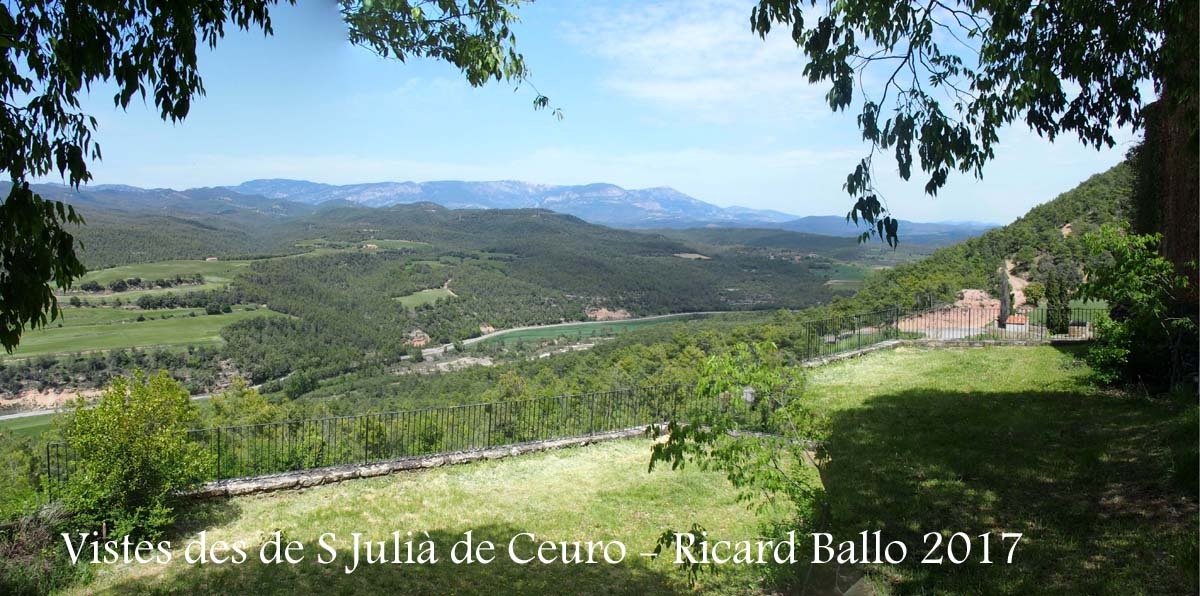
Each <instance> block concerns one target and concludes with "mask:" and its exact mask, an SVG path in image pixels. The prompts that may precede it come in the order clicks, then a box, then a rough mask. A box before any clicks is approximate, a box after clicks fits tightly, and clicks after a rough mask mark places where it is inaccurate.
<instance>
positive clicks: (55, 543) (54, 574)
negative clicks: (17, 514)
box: [0, 508, 90, 594]
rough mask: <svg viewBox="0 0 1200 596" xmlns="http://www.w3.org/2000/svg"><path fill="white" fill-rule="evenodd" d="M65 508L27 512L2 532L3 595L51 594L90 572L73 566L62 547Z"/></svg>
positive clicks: (0, 586)
mask: <svg viewBox="0 0 1200 596" xmlns="http://www.w3.org/2000/svg"><path fill="white" fill-rule="evenodd" d="M64 521H65V519H64V514H63V512H62V511H60V510H57V509H53V508H46V509H43V510H42V511H39V512H36V513H30V514H28V515H24V516H22V517H21V518H19V519H18V520H16V521H15V522H14V523H13V524H12V526H11V528H10V529H9V531H7V532H5V533H3V534H0V594H50V593H52V592H56V591H58V590H61V589H63V588H66V587H67V586H69V585H70V584H71V583H73V582H74V581H75V580H76V579H77V578H79V577H80V576H86V575H87V574H88V573H89V567H90V566H88V565H78V566H76V565H72V564H71V560H70V559H69V558H68V557H67V552H66V549H64V548H61V547H60V545H61V544H62V542H61V539H60V538H59V537H58V528H59V527H60V526H61V525H63V523H64Z"/></svg>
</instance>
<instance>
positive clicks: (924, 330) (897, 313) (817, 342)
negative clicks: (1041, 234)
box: [795, 305, 1108, 360]
mask: <svg viewBox="0 0 1200 596" xmlns="http://www.w3.org/2000/svg"><path fill="white" fill-rule="evenodd" d="M1107 312H1108V311H1107V310H1105V309H1103V308H1072V309H1069V312H1065V311H1064V312H1063V313H1062V315H1063V316H1060V317H1059V320H1057V321H1055V320H1054V319H1055V317H1053V316H1052V315H1050V313H1049V311H1048V310H1047V309H1046V308H1035V309H1024V310H1020V311H1017V312H1014V313H1012V314H1009V315H1008V316H1007V317H1004V318H1003V320H1002V319H1001V316H1000V314H1001V309H1000V308H999V307H997V306H962V305H947V306H938V307H933V308H927V309H922V310H917V311H903V310H901V309H898V308H894V309H888V310H881V311H877V312H872V313H862V314H854V315H845V316H839V317H831V318H827V319H819V320H810V321H805V322H803V323H801V324H800V325H801V328H800V330H799V331H800V333H799V340H798V341H797V342H795V349H796V350H797V351H798V352H799V355H800V357H801V359H804V360H813V359H820V358H827V357H829V356H835V355H837V354H841V353H844V352H849V351H853V350H858V349H861V348H866V347H869V346H872V345H874V344H877V343H880V342H883V341H888V340H892V339H925V340H934V341H958V340H961V341H975V340H994V341H1059V340H1061V341H1072V340H1075V341H1082V340H1088V339H1091V338H1092V333H1093V330H1094V328H1095V324H1096V321H1098V320H1099V319H1100V317H1101V316H1106V315H1107Z"/></svg>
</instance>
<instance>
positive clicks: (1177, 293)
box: [1082, 225, 1197, 390]
mask: <svg viewBox="0 0 1200 596" xmlns="http://www.w3.org/2000/svg"><path fill="white" fill-rule="evenodd" d="M1160 240H1161V237H1160V236H1159V235H1157V234H1151V235H1137V234H1129V233H1127V232H1126V231H1125V230H1124V229H1122V228H1118V227H1116V226H1110V225H1106V226H1104V227H1102V228H1100V230H1098V231H1096V232H1091V233H1088V234H1086V235H1084V237H1083V241H1084V244H1085V246H1086V247H1087V249H1088V252H1089V254H1090V255H1091V257H1092V258H1091V259H1090V260H1089V265H1088V267H1087V274H1088V275H1087V277H1088V281H1087V283H1086V284H1084V286H1083V288H1082V290H1083V292H1082V294H1083V297H1084V298H1090V299H1100V300H1105V301H1107V302H1108V304H1109V306H1110V308H1111V309H1112V318H1113V321H1112V322H1110V323H1106V324H1105V326H1104V327H1103V328H1098V329H1097V339H1098V341H1097V342H1096V343H1095V345H1094V347H1093V350H1094V351H1096V352H1097V354H1096V355H1095V356H1094V357H1092V359H1094V360H1095V363H1096V366H1099V367H1102V370H1101V371H1100V374H1102V375H1103V376H1104V377H1105V378H1107V379H1109V381H1108V382H1110V383H1115V382H1117V381H1120V380H1127V381H1135V380H1136V381H1139V382H1143V383H1149V384H1151V385H1154V386H1155V387H1156V388H1157V389H1164V390H1165V389H1167V388H1168V387H1169V386H1170V384H1171V383H1172V382H1178V381H1183V380H1185V379H1186V380H1191V378H1192V375H1194V374H1195V368H1194V367H1195V360H1194V358H1195V353H1196V345H1197V339H1196V319H1195V317H1196V315H1195V303H1194V302H1191V303H1189V302H1188V300H1187V299H1185V298H1184V296H1185V295H1186V294H1187V291H1186V289H1187V278H1186V277H1184V276H1183V275H1181V274H1180V273H1179V272H1178V271H1176V269H1175V266H1174V265H1173V264H1172V263H1171V262H1170V261H1168V260H1167V259H1165V258H1164V257H1162V256H1161V255H1159V254H1158V250H1157V248H1158V244H1159V242H1160ZM1135 347H1136V349H1134V348H1135Z"/></svg>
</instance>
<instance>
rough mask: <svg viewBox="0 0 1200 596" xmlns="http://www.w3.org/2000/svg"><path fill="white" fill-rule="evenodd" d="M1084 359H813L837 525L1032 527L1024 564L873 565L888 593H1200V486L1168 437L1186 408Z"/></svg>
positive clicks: (1022, 553)
mask: <svg viewBox="0 0 1200 596" xmlns="http://www.w3.org/2000/svg"><path fill="white" fill-rule="evenodd" d="M1087 374H1088V371H1087V369H1086V368H1085V367H1083V366H1082V365H1080V364H1079V363H1078V362H1077V361H1076V360H1075V359H1074V357H1073V355H1072V354H1071V353H1069V352H1063V351H1060V350H1059V349H1056V348H1053V347H1036V348H991V349H982V350H981V349H973V350H937V351H929V350H921V349H914V348H904V349H901V350H897V351H895V352H885V353H877V354H872V355H869V356H866V357H863V358H861V359H858V360H854V361H848V362H844V363H840V364H835V365H832V366H828V367H824V368H820V369H817V370H815V371H814V372H813V374H812V377H811V384H810V387H809V389H810V393H811V395H812V396H813V399H814V400H815V403H816V404H817V406H818V407H819V408H820V409H822V410H825V411H827V412H828V413H829V414H830V416H831V422H832V438H831V441H830V444H829V451H830V455H831V458H832V459H831V463H830V464H829V465H828V468H827V469H826V470H825V472H824V476H825V482H826V485H827V489H828V491H829V494H830V496H831V499H832V507H833V509H832V511H833V522H832V526H833V531H834V533H835V535H845V536H847V537H848V538H849V537H852V535H853V534H855V533H857V532H860V531H862V530H864V529H868V530H876V529H879V530H882V531H883V532H884V535H885V536H886V537H887V538H889V539H900V540H905V541H906V542H907V543H908V544H909V545H910V552H912V551H913V550H917V549H919V548H920V545H921V544H922V537H923V535H924V533H926V532H931V531H940V532H943V533H944V534H946V535H949V534H952V533H954V532H967V533H969V534H972V535H978V534H980V533H982V532H987V531H993V532H1003V531H1009V532H1024V533H1025V539H1024V542H1022V543H1021V545H1020V546H1019V547H1018V550H1017V555H1016V558H1015V563H1014V564H1013V565H1003V564H994V565H989V566H981V565H973V564H969V565H963V566H960V567H956V566H953V565H942V566H938V565H921V564H919V563H918V562H916V561H918V560H919V558H915V559H912V560H911V562H909V563H907V564H903V565H897V566H888V565H884V566H873V567H872V568H871V570H870V572H871V575H872V577H873V578H874V579H875V580H876V581H877V583H878V585H879V586H880V587H881V588H882V591H883V592H885V593H888V592H891V593H910V592H927V593H994V594H1029V593H1058V594H1063V593H1073V594H1099V593H1107V594H1135V593H1188V592H1190V593H1195V591H1196V575H1195V571H1196V566H1195V563H1196V557H1197V554H1196V550H1195V549H1196V546H1195V544H1196V543H1195V540H1196V533H1197V518H1196V500H1195V497H1194V496H1190V497H1189V496H1186V495H1187V493H1186V492H1185V491H1181V490H1180V489H1179V488H1178V487H1177V486H1176V485H1175V484H1174V482H1173V480H1172V474H1171V467H1172V466H1173V465H1174V464H1173V463H1172V460H1171V457H1170V447H1171V445H1170V443H1169V442H1168V441H1169V439H1167V438H1166V437H1170V436H1171V434H1172V432H1176V431H1175V429H1176V428H1177V427H1178V422H1177V415H1178V411H1177V410H1176V409H1175V408H1174V407H1172V406H1171V405H1170V404H1165V403H1161V402H1151V401H1146V400H1142V399H1135V398H1131V397H1128V396H1114V395H1106V394H1103V393H1101V392H1099V391H1097V390H1096V389H1093V388H1092V387H1091V386H1090V385H1089V384H1088V382H1087V381H1086V377H1087ZM1193 426H1194V424H1193ZM1193 433H1194V430H1193ZM1191 442H1192V443H1193V444H1194V442H1195V440H1194V438H1193V439H1191ZM1193 449H1194V447H1193ZM1192 490H1193V491H1194V490H1195V488H1194V487H1193V488H1192ZM1192 494H1193V495H1194V493H1192ZM993 544H995V543H993ZM914 547H915V548H914ZM978 548H979V546H978V545H976V549H978ZM976 552H978V550H976ZM992 552H993V558H995V553H996V552H998V551H996V550H995V546H993V551H992ZM943 554H944V553H943Z"/></svg>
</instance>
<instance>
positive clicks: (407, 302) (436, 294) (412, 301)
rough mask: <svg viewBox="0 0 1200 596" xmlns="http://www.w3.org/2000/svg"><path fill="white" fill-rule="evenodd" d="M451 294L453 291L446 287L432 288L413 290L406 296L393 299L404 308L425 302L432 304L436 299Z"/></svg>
mask: <svg viewBox="0 0 1200 596" xmlns="http://www.w3.org/2000/svg"><path fill="white" fill-rule="evenodd" d="M451 296H454V292H451V291H450V290H449V289H448V288H432V289H428V290H421V291H420V292H413V293H412V294H408V295H407V296H397V297H396V298H395V300H396V302H399V303H400V304H401V305H403V306H404V307H406V308H416V307H418V306H423V305H426V304H433V303H434V302H437V301H438V300H443V299H445V298H450V297H451Z"/></svg>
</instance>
